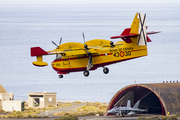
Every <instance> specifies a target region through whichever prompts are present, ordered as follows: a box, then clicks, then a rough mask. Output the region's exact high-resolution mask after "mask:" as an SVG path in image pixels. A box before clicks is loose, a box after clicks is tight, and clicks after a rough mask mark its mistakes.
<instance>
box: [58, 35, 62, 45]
mask: <svg viewBox="0 0 180 120" xmlns="http://www.w3.org/2000/svg"><path fill="white" fill-rule="evenodd" d="M61 41H62V37H61V38H60V40H59V45H60V44H61Z"/></svg>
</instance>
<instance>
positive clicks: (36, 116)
mask: <svg viewBox="0 0 180 120" xmlns="http://www.w3.org/2000/svg"><path fill="white" fill-rule="evenodd" d="M33 118H41V116H37V115H35V116H33Z"/></svg>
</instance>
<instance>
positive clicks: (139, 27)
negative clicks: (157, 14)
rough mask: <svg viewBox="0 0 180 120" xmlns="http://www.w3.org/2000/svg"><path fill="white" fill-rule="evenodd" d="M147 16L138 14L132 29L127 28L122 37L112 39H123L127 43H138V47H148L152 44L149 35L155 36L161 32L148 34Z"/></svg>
mask: <svg viewBox="0 0 180 120" xmlns="http://www.w3.org/2000/svg"><path fill="white" fill-rule="evenodd" d="M146 29H147V27H146V14H145V13H136V15H135V16H134V19H133V22H132V24H131V27H130V28H126V29H125V30H124V31H123V32H122V34H121V35H120V36H113V37H111V39H115V38H121V39H123V40H124V41H125V42H126V43H132V42H136V43H137V45H140V46H142V45H147V42H151V40H150V39H149V37H148V36H147V35H148V34H155V33H159V32H154V31H152V32H147V33H146Z"/></svg>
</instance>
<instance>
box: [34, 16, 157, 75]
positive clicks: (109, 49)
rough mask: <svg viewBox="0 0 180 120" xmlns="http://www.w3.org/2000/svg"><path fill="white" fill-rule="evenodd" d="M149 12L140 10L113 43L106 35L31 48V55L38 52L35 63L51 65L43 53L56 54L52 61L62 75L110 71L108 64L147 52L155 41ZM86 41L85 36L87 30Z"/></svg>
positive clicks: (54, 67)
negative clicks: (50, 47) (149, 26)
mask: <svg viewBox="0 0 180 120" xmlns="http://www.w3.org/2000/svg"><path fill="white" fill-rule="evenodd" d="M146 29H147V26H146V14H145V13H136V15H135V17H134V20H133V22H132V24H131V27H130V28H126V29H125V30H124V31H123V32H122V34H121V35H119V36H113V37H111V39H115V38H121V39H122V40H123V41H118V42H116V43H113V42H112V41H109V40H104V39H93V40H89V41H87V42H84V44H83V43H78V42H67V43H63V44H61V41H62V38H61V39H60V44H59V45H57V44H55V43H54V42H53V41H52V42H53V44H55V45H56V46H57V48H56V49H54V50H51V51H44V50H43V49H42V48H40V47H32V48H31V56H32V57H33V56H36V58H37V61H35V62H33V64H34V65H35V66H40V67H41V66H47V65H48V63H46V62H43V57H42V56H43V55H56V59H55V60H54V61H53V62H52V64H51V65H52V67H53V69H54V70H55V71H57V73H58V74H60V75H59V78H63V74H69V73H71V72H78V71H83V74H84V76H86V77H87V76H89V71H91V70H96V69H97V68H98V67H102V68H103V72H104V73H105V74H108V72H109V69H108V68H107V67H106V66H107V65H110V64H114V63H118V62H122V61H125V60H131V59H134V58H138V57H143V56H147V42H151V40H150V39H149V37H148V36H147V35H148V34H155V33H158V32H154V31H152V32H146ZM83 38H84V41H85V37H84V34H83Z"/></svg>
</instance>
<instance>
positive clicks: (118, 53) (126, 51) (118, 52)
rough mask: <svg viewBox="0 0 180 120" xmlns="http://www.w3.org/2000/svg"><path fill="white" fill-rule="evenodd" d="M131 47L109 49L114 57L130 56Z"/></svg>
mask: <svg viewBox="0 0 180 120" xmlns="http://www.w3.org/2000/svg"><path fill="white" fill-rule="evenodd" d="M133 49H134V48H133V47H128V48H118V49H113V48H110V49H109V51H110V52H112V53H113V56H114V57H124V56H131V51H133Z"/></svg>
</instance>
